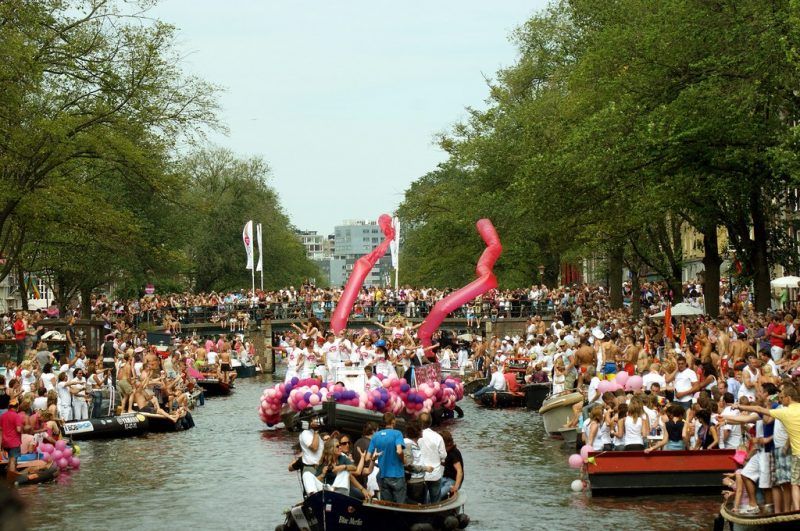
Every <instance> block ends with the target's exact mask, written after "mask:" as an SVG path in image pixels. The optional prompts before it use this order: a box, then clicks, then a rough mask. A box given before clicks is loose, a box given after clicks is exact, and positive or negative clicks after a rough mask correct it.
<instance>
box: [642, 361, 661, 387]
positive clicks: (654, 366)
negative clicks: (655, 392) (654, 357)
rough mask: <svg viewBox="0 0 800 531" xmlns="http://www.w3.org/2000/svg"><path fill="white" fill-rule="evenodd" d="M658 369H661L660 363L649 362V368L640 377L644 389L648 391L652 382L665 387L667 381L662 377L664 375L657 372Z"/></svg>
mask: <svg viewBox="0 0 800 531" xmlns="http://www.w3.org/2000/svg"><path fill="white" fill-rule="evenodd" d="M660 369H661V365H660V364H658V363H651V364H650V370H649V371H648V372H647V374H645V375H644V377H643V378H642V386H643V387H644V390H645V391H650V386H652V385H653V384H654V383H657V384H658V385H659V386H660V388H661V389H664V388H665V387H667V381H666V380H665V379H664V376H663V375H662V374H661V373H660V372H659V371H660Z"/></svg>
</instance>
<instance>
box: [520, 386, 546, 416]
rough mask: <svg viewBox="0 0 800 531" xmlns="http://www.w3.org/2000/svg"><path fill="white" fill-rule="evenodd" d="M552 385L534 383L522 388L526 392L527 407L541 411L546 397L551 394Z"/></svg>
mask: <svg viewBox="0 0 800 531" xmlns="http://www.w3.org/2000/svg"><path fill="white" fill-rule="evenodd" d="M550 388H551V385H550V384H549V383H533V384H528V385H525V386H524V387H523V388H522V390H523V391H524V392H525V407H526V408H528V410H530V411H539V409H541V407H542V404H544V399H545V398H547V395H548V394H550Z"/></svg>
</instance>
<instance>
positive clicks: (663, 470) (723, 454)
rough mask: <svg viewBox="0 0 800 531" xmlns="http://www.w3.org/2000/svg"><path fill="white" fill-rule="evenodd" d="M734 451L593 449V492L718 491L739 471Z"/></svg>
mask: <svg viewBox="0 0 800 531" xmlns="http://www.w3.org/2000/svg"><path fill="white" fill-rule="evenodd" d="M734 454H735V451H734V450H732V449H729V450H657V451H655V452H650V453H645V452H642V451H635V452H613V451H611V452H590V453H589V459H588V464H587V465H586V470H587V472H588V474H589V486H590V488H591V489H592V494H593V495H606V494H627V495H634V496H635V495H640V494H645V493H647V494H650V493H652V492H665V491H671V490H675V491H680V492H687V491H709V490H711V491H717V492H719V490H720V488H721V486H722V477H723V475H724V474H726V473H728V472H733V471H735V470H736V466H737V465H736V462H734V460H733V456H734Z"/></svg>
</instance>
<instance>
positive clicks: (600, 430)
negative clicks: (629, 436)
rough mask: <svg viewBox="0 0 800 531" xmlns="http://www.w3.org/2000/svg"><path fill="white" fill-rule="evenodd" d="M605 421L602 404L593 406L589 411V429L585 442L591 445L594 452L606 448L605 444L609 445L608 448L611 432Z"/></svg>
mask: <svg viewBox="0 0 800 531" xmlns="http://www.w3.org/2000/svg"><path fill="white" fill-rule="evenodd" d="M605 421H606V419H605V415H604V414H603V406H600V405H598V406H594V407H593V408H592V410H591V411H590V412H589V429H588V432H587V433H588V435H587V437H586V444H588V445H589V446H591V447H592V449H593V450H594V451H595V452H600V451H602V450H604V449H606V444H608V445H609V448H610V447H611V433H610V431H609V429H608V424H607V423H606V422H605Z"/></svg>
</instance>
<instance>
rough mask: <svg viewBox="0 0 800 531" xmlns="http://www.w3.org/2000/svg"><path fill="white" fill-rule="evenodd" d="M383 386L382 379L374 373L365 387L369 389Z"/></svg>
mask: <svg viewBox="0 0 800 531" xmlns="http://www.w3.org/2000/svg"><path fill="white" fill-rule="evenodd" d="M381 387H383V383H381V379H380V378H378V377H377V376H375V374H374V373H373V374H372V376H370V377H369V380H367V381H366V382H365V385H364V388H365V389H366V390H367V391H369V390H371V389H380V388H381Z"/></svg>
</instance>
